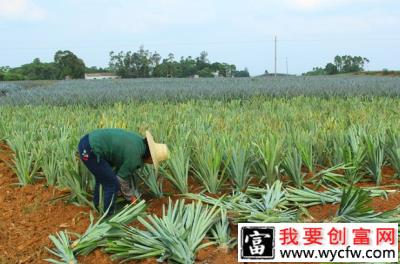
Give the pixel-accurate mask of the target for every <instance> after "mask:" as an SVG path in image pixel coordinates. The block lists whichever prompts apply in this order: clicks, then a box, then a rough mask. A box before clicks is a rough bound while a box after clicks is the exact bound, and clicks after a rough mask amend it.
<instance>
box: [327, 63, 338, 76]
mask: <svg viewBox="0 0 400 264" xmlns="http://www.w3.org/2000/svg"><path fill="white" fill-rule="evenodd" d="M325 73H326V74H328V75H333V74H337V73H338V69H337V67H336V65H335V64H333V63H328V64H326V66H325Z"/></svg>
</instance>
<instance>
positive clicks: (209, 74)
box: [198, 67, 214, 78]
mask: <svg viewBox="0 0 400 264" xmlns="http://www.w3.org/2000/svg"><path fill="white" fill-rule="evenodd" d="M198 75H199V76H200V77H207V78H208V77H214V75H213V74H212V71H211V69H210V68H208V67H205V68H203V69H201V70H200V71H198Z"/></svg>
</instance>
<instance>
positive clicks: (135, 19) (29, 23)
mask: <svg viewBox="0 0 400 264" xmlns="http://www.w3.org/2000/svg"><path fill="white" fill-rule="evenodd" d="M0 32H1V33H0V66H6V65H7V66H11V67H16V66H19V65H22V64H25V63H30V62H32V61H33V59H34V58H39V59H40V60H41V61H43V62H51V61H53V56H54V54H55V52H56V51H57V50H70V51H72V52H74V53H75V54H76V55H77V56H78V57H80V58H82V59H83V60H84V62H85V64H86V65H87V66H97V67H106V66H107V65H108V62H109V52H110V51H116V52H118V51H129V50H131V51H136V50H138V49H139V47H140V46H141V45H143V46H144V48H145V49H148V50H150V51H152V52H154V51H157V52H158V53H160V54H161V56H162V57H167V55H168V54H169V53H173V54H174V55H175V58H176V59H179V58H180V57H181V56H184V57H187V56H192V57H197V56H199V54H200V52H201V51H207V52H208V58H209V60H210V61H211V62H215V61H218V62H226V63H231V64H235V65H236V66H237V68H238V69H244V68H245V67H247V68H248V69H249V71H250V74H251V75H253V76H255V75H258V74H262V73H264V71H265V70H268V71H269V72H273V71H274V36H277V54H278V57H277V67H278V72H282V73H286V71H288V72H289V73H291V74H301V73H303V72H306V71H309V70H312V68H313V67H316V66H320V67H324V66H325V65H326V63H328V62H331V61H333V58H334V57H335V56H336V55H353V56H355V55H357V56H363V57H366V58H368V59H369V60H370V63H369V64H368V65H367V67H366V68H367V69H368V70H382V69H383V68H387V69H390V70H400V33H399V32H400V1H399V0H246V1H238V0H145V1H144V0H141V1H139V0H129V1H128V0H0ZM286 62H287V64H286Z"/></svg>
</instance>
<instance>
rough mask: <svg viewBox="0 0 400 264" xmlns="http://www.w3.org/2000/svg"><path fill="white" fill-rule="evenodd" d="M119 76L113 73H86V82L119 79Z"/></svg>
mask: <svg viewBox="0 0 400 264" xmlns="http://www.w3.org/2000/svg"><path fill="white" fill-rule="evenodd" d="M119 78H120V77H119V76H118V75H115V74H113V73H111V72H98V73H85V80H105V79H119Z"/></svg>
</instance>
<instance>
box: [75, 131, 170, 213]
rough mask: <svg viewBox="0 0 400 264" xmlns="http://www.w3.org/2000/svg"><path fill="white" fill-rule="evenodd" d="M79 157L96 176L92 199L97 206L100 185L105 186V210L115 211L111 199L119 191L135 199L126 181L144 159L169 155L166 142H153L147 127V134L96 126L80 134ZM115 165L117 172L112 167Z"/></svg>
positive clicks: (156, 161) (151, 161) (151, 160)
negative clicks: (142, 134)
mask: <svg viewBox="0 0 400 264" xmlns="http://www.w3.org/2000/svg"><path fill="white" fill-rule="evenodd" d="M78 151H79V158H80V159H81V160H82V162H83V164H85V166H86V167H87V168H88V169H89V171H90V172H91V173H92V174H93V175H94V177H95V179H96V185H95V188H94V196H93V203H94V205H95V206H96V208H98V206H99V187H100V184H101V185H102V186H103V190H104V210H107V208H109V207H110V209H109V214H110V215H111V214H113V213H114V202H115V199H116V196H117V195H118V191H121V193H122V195H123V196H124V197H125V199H126V200H128V201H130V202H131V203H134V202H135V201H136V197H135V196H134V191H133V189H132V188H131V186H130V184H129V182H130V177H132V175H133V172H134V171H135V170H137V169H139V168H141V167H143V165H144V163H148V164H154V167H155V169H156V170H157V169H158V165H159V162H161V161H164V160H166V159H168V157H169V151H168V147H167V145H165V144H158V143H155V142H154V140H153V137H152V135H151V134H150V132H149V131H146V137H145V138H143V137H141V136H140V135H138V134H136V133H133V132H128V131H125V130H123V129H98V130H95V131H93V132H91V133H89V134H87V135H85V136H84V137H82V138H81V140H80V142H79V145H78ZM113 167H115V168H116V173H115V172H114V171H113Z"/></svg>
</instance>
